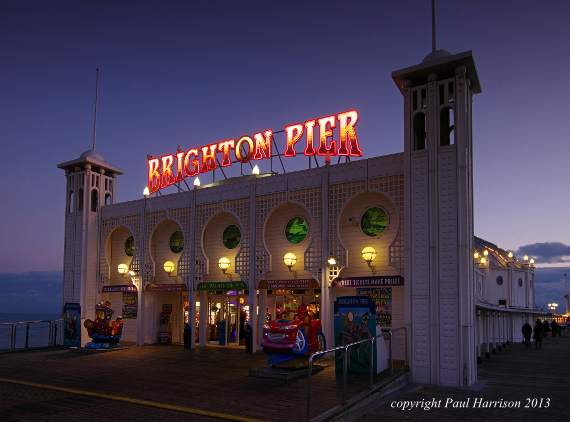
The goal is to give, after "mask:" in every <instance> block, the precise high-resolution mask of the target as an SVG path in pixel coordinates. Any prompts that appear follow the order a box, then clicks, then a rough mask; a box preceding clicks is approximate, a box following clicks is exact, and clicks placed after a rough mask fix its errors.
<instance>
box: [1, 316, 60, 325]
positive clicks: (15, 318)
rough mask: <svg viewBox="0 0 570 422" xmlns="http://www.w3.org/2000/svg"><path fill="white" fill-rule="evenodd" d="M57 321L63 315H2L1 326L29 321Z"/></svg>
mask: <svg viewBox="0 0 570 422" xmlns="http://www.w3.org/2000/svg"><path fill="white" fill-rule="evenodd" d="M56 319H61V314H32V313H28V314H3V313H0V324H2V323H6V322H9V323H12V324H16V323H18V322H28V321H55V320H56Z"/></svg>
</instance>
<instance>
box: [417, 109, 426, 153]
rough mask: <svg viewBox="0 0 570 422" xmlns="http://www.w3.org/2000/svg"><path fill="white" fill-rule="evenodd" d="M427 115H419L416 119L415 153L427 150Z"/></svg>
mask: <svg viewBox="0 0 570 422" xmlns="http://www.w3.org/2000/svg"><path fill="white" fill-rule="evenodd" d="M426 141H427V134H426V115H425V114H424V113H418V114H416V115H415V117H414V151H419V150H422V149H426V148H427V142H426Z"/></svg>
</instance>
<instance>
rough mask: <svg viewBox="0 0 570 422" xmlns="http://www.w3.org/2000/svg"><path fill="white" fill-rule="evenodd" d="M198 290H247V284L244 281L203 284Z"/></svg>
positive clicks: (199, 285)
mask: <svg viewBox="0 0 570 422" xmlns="http://www.w3.org/2000/svg"><path fill="white" fill-rule="evenodd" d="M196 290H198V291H200V290H208V291H215V290H247V284H245V283H244V282H243V281H220V282H202V283H200V284H198V287H197V288H196Z"/></svg>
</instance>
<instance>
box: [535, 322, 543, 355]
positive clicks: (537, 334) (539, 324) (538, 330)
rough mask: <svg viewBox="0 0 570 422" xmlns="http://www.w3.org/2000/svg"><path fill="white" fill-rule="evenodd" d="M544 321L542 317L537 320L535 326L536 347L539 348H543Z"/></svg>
mask: <svg viewBox="0 0 570 422" xmlns="http://www.w3.org/2000/svg"><path fill="white" fill-rule="evenodd" d="M542 327H543V326H542V322H541V321H540V319H537V320H536V325H535V326H534V335H533V338H534V348H535V349H538V348H539V346H540V348H541V349H542Z"/></svg>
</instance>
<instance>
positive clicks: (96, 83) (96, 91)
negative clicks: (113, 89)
mask: <svg viewBox="0 0 570 422" xmlns="http://www.w3.org/2000/svg"><path fill="white" fill-rule="evenodd" d="M96 70H97V79H96V80H95V122H94V123H93V150H95V137H96V135H97V94H98V92H99V68H97V69H96Z"/></svg>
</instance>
